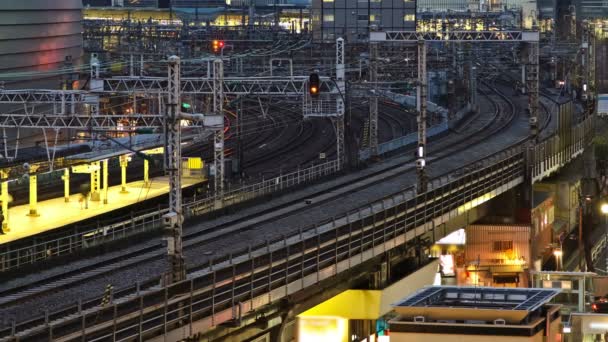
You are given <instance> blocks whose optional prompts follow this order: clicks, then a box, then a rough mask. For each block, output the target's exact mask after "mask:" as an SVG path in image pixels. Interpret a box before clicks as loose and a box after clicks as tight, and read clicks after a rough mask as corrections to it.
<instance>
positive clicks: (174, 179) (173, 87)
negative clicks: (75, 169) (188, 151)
mask: <svg viewBox="0 0 608 342" xmlns="http://www.w3.org/2000/svg"><path fill="white" fill-rule="evenodd" d="M180 84H181V83H180V59H179V57H176V56H172V57H170V58H169V60H168V77H167V78H166V79H165V86H166V92H164V93H163V94H164V95H166V99H167V100H166V112H161V113H145V114H144V113H131V114H111V115H110V114H101V113H100V112H99V110H98V109H99V103H100V96H99V94H94V93H92V92H87V91H61V90H59V91H55V90H23V91H7V90H2V91H0V103H6V104H14V105H21V106H22V108H23V111H20V110H19V109H13V110H12V111H11V112H10V113H3V114H0V117H1V118H2V119H1V120H0V128H17V129H21V128H42V129H48V128H53V129H57V130H59V129H65V128H79V129H87V130H91V131H92V132H100V131H106V130H114V129H116V127H117V126H118V124H119V122H120V121H121V120H129V121H130V122H134V123H135V126H134V127H132V128H133V129H137V128H140V127H154V128H163V130H164V132H165V146H166V148H165V158H164V167H165V171H166V172H167V173H168V175H169V185H170V189H169V211H168V213H167V214H165V215H164V216H163V223H164V226H165V234H164V239H165V240H166V242H167V254H168V257H169V264H170V269H169V270H168V272H167V273H166V278H165V280H166V281H167V282H169V283H172V282H175V281H179V280H183V279H184V277H185V267H184V260H183V256H182V240H181V235H182V221H183V215H182V205H181V202H182V201H181V124H180V123H181V120H189V121H193V122H196V123H197V124H198V125H199V126H202V127H204V128H209V129H212V130H215V131H218V130H219V131H223V117H218V115H203V114H188V113H181V112H180V110H179V107H178V104H179V103H180V96H181V94H180V91H181V87H180ZM40 104H42V105H43V106H38V105H40ZM37 106H38V107H37ZM16 107H19V106H16ZM49 111H50V112H49ZM47 148H48V146H47ZM98 168H99V165H97V169H98ZM25 169H26V170H28V171H32V167H30V166H29V165H28V167H27V168H25ZM104 170H107V162H106V161H104ZM51 171H52V168H51ZM96 172H97V171H96ZM32 175H33V178H32ZM91 177H92V178H93V177H96V178H95V183H96V184H97V183H98V178H99V177H98V175H95V176H93V175H91ZM105 177H107V172H105V175H104V184H105V185H104V186H105V187H107V180H105V179H106V178H105ZM3 178H6V177H3ZM30 179H32V182H31V183H30V185H31V186H35V184H36V182H35V174H33V173H32V174H30ZM68 179H69V176H68ZM6 183H7V182H6V181H5V180H3V182H2V195H3V196H4V197H6V194H7V187H6ZM95 188H96V189H97V188H98V185H95ZM34 190H35V189H34ZM92 190H93V189H92ZM104 190H105V189H104ZM34 193H35V191H34ZM6 203H7V202H6V201H3V206H5V204H6ZM34 204H35V200H34ZM30 206H31V203H30ZM34 211H35V207H34ZM5 212H6V211H5Z"/></svg>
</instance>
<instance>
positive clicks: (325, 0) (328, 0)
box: [323, 0, 334, 2]
mask: <svg viewBox="0 0 608 342" xmlns="http://www.w3.org/2000/svg"><path fill="white" fill-rule="evenodd" d="M323 2H334V0H323Z"/></svg>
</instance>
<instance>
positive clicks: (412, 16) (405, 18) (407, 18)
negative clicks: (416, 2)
mask: <svg viewBox="0 0 608 342" xmlns="http://www.w3.org/2000/svg"><path fill="white" fill-rule="evenodd" d="M414 20H416V15H415V14H406V15H404V16H403V21H414Z"/></svg>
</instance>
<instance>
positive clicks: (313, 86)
mask: <svg viewBox="0 0 608 342" xmlns="http://www.w3.org/2000/svg"><path fill="white" fill-rule="evenodd" d="M320 83H321V80H320V79H319V75H318V74H317V73H312V74H310V77H309V78H308V91H309V92H310V95H311V96H318V95H319V90H320Z"/></svg>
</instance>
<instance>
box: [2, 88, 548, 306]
mask: <svg viewBox="0 0 608 342" xmlns="http://www.w3.org/2000/svg"><path fill="white" fill-rule="evenodd" d="M505 100H506V103H505V104H503V105H502V107H505V108H502V110H501V108H499V107H500V105H498V104H496V100H492V99H491V98H489V97H488V101H490V102H491V103H493V107H494V113H493V115H492V116H491V117H490V118H488V119H487V120H473V121H471V122H470V124H469V130H468V134H467V135H465V134H464V133H463V134H462V136H458V137H456V139H447V138H446V139H441V140H440V141H437V143H435V144H434V145H433V146H430V147H429V150H430V151H431V153H433V154H435V153H436V154H435V159H434V160H433V161H434V162H436V161H438V160H440V159H442V158H445V157H448V156H450V155H453V154H454V153H456V152H457V151H463V150H466V149H467V148H468V147H469V146H470V145H471V144H479V143H481V142H483V140H484V139H487V138H488V137H491V136H493V135H495V134H497V133H499V132H500V131H502V130H505V129H506V128H507V127H508V126H509V124H510V123H511V122H512V121H513V118H514V117H515V116H516V113H515V109H514V107H513V104H512V103H510V102H509V101H508V99H505ZM505 109H506V110H507V111H508V112H507V113H503V112H504V111H505ZM501 117H502V118H504V119H501ZM547 117H548V116H547ZM495 123H498V125H496V126H493V124H495ZM490 126H492V127H493V128H492V129H489V127H490ZM473 136H474V137H476V139H471V137H473ZM452 138H453V137H452ZM411 162H412V159H411V158H408V159H406V161H405V162H399V163H396V164H394V165H391V166H389V167H385V168H382V169H380V170H378V171H375V172H373V173H371V174H367V175H365V176H363V177H360V178H356V177H355V178H354V179H351V180H350V181H348V182H342V183H340V184H338V185H336V186H333V187H330V188H327V189H324V190H323V191H319V192H317V193H313V194H307V195H306V198H308V199H310V200H311V201H312V203H314V204H315V205H322V204H323V203H327V202H328V201H331V200H335V199H337V198H340V197H342V196H344V195H346V194H349V193H354V192H356V191H360V190H361V189H363V188H368V187H369V186H371V185H373V184H374V183H372V182H366V181H365V180H362V179H363V178H366V179H370V178H372V177H374V176H376V177H377V176H382V175H385V177H386V178H391V177H395V176H397V175H399V174H402V173H403V172H411V171H412V170H413V166H412V165H411ZM310 207H311V206H310V205H308V204H306V203H305V202H303V198H297V199H294V200H293V201H287V202H285V203H283V204H282V205H280V206H277V207H272V208H270V209H268V210H266V211H262V212H256V213H255V214H253V215H250V216H247V215H245V216H242V217H240V218H238V219H235V220H230V221H227V222H225V223H224V224H222V225H216V226H214V227H213V229H199V230H194V231H192V230H188V231H187V232H186V234H185V236H184V247H185V249H186V250H188V249H191V248H194V247H195V246H197V245H200V244H201V243H206V244H208V243H212V242H214V241H218V240H219V239H222V238H226V237H228V236H231V235H234V234H235V233H236V232H243V231H246V230H251V229H254V228H255V227H256V226H259V225H261V224H263V223H265V222H266V223H267V222H271V221H273V220H276V219H277V218H281V217H285V216H287V215H293V214H295V213H297V212H298V211H300V210H303V209H309V208H310ZM163 255H164V251H162V250H161V246H160V244H155V243H154V242H148V244H147V245H146V246H140V248H139V249H137V250H132V251H129V252H128V253H124V255H123V256H122V259H117V258H109V259H107V260H104V261H100V262H98V263H91V264H90V265H89V266H88V268H82V269H77V270H73V271H71V273H68V272H66V273H63V274H57V275H56V276H55V278H51V277H49V278H46V279H42V280H40V281H39V282H37V283H34V282H32V286H22V287H15V290H14V291H10V290H4V291H2V292H0V297H2V298H3V300H2V301H1V302H0V308H2V310H3V311H4V310H6V309H9V308H10V307H13V308H14V307H15V306H17V304H19V303H23V302H25V301H28V300H31V299H33V298H36V297H39V296H41V295H43V294H47V293H54V292H57V291H61V290H62V289H67V288H68V287H72V286H74V285H76V284H84V283H85V282H87V281H91V279H95V278H98V277H100V276H102V275H104V274H108V273H111V272H116V271H118V270H122V269H125V268H129V267H132V266H134V265H137V264H139V263H143V262H144V261H146V260H147V261H151V260H158V259H161V258H162V256H163Z"/></svg>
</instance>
